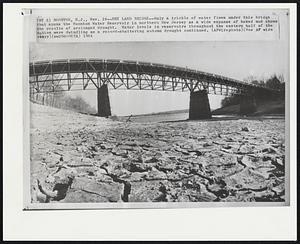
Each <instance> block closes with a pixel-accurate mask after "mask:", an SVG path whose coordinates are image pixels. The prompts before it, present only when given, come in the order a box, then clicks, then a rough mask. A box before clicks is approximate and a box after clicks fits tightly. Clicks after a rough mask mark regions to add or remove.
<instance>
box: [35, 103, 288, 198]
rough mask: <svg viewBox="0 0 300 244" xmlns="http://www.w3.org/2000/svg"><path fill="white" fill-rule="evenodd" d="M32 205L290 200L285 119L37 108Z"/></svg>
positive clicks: (38, 106) (36, 106) (37, 106)
mask: <svg viewBox="0 0 300 244" xmlns="http://www.w3.org/2000/svg"><path fill="white" fill-rule="evenodd" d="M31 122H32V123H31V193H32V202H203V201H208V202H210V201H226V202H241V201H243V202H244V201H284V196H285V191H284V186H285V182H284V168H285V160H284V153H285V141H284V120H282V119H276V120H274V119H264V120H243V119H239V120H230V121H226V120H225V121H182V122H172V123H169V122H165V123H133V122H131V123H126V122H118V121H110V120H107V119H103V118H97V117H95V116H87V115H78V114H76V113H73V112H69V111H62V110H58V109H52V108H45V107H43V106H40V105H34V106H32V118H31Z"/></svg>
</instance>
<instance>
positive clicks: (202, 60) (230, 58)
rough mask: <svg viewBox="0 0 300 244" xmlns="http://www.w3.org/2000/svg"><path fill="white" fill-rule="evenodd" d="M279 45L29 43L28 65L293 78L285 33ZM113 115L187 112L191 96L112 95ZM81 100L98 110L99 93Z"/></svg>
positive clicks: (214, 98)
mask: <svg viewBox="0 0 300 244" xmlns="http://www.w3.org/2000/svg"><path fill="white" fill-rule="evenodd" d="M280 31H281V35H280V39H279V40H274V41H210V42H201V41H198V42H114V43H44V44H41V43H31V45H30V61H40V60H51V59H72V58H98V59H120V60H135V61H145V62H153V63H162V64H167V65H175V66H181V67H188V68H191V69H197V70H200V71H205V72H210V73H215V74H219V75H223V76H226V77H230V78H235V79H238V80H243V79H245V78H247V77H249V76H254V77H258V78H268V77H270V76H271V75H273V74H277V75H283V76H284V79H285V81H288V77H289V55H288V54H289V48H288V39H287V36H288V35H287V28H283V27H282V25H281V30H280ZM109 94H110V103H111V108H112V114H115V115H130V114H143V113H152V112H161V111H168V110H177V109H187V108H188V105H189V92H162V91H133V90H110V91H109ZM69 95H70V96H76V95H80V96H82V97H83V98H84V99H85V100H86V101H87V102H88V103H89V104H91V105H92V106H93V107H95V108H96V99H97V98H96V91H81V92H69ZM223 98H224V97H223V96H220V95H209V101H210V106H211V109H216V108H218V107H220V102H221V100H222V99H223Z"/></svg>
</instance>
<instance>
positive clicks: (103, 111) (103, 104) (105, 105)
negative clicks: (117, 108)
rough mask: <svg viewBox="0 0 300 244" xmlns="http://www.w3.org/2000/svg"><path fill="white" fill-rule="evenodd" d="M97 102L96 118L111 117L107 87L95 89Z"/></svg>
mask: <svg viewBox="0 0 300 244" xmlns="http://www.w3.org/2000/svg"><path fill="white" fill-rule="evenodd" d="M97 101H98V116H100V117H108V116H111V109H110V102H109V95H108V87H107V85H106V84H105V85H102V86H101V87H100V88H97Z"/></svg>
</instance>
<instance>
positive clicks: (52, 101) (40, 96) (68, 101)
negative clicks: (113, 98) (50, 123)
mask: <svg viewBox="0 0 300 244" xmlns="http://www.w3.org/2000/svg"><path fill="white" fill-rule="evenodd" d="M31 101H32V102H36V103H39V104H42V105H47V106H51V107H56V108H61V109H67V110H73V111H76V112H81V113H88V114H95V113H96V109H95V108H93V107H92V106H91V105H89V104H88V103H87V102H86V101H85V100H84V99H83V98H82V97H80V96H76V97H70V96H68V95H67V94H66V93H65V92H55V93H49V92H48V93H36V94H34V95H32V96H31Z"/></svg>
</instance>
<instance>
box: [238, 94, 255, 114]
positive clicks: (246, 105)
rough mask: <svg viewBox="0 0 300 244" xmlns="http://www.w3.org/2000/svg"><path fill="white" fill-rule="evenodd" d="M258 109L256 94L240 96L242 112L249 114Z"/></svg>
mask: <svg viewBox="0 0 300 244" xmlns="http://www.w3.org/2000/svg"><path fill="white" fill-rule="evenodd" d="M255 111H256V101H255V97H254V96H251V95H250V96H248V95H241V96H240V114H241V115H248V114H252V113H254V112H255Z"/></svg>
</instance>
